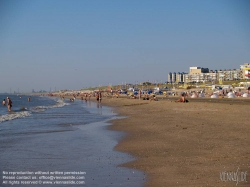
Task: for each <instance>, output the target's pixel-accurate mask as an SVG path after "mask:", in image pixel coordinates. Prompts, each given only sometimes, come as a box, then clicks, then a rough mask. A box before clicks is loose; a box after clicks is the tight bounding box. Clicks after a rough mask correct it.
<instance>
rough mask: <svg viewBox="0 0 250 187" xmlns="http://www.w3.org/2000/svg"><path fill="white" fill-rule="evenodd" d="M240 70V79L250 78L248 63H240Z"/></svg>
mask: <svg viewBox="0 0 250 187" xmlns="http://www.w3.org/2000/svg"><path fill="white" fill-rule="evenodd" d="M240 70H241V78H242V79H247V80H249V79H250V64H247V63H245V64H244V65H240Z"/></svg>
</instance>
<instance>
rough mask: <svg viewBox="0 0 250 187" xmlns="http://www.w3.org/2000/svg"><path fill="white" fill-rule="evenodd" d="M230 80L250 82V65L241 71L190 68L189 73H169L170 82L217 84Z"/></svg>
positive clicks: (242, 66) (241, 67)
mask: <svg viewBox="0 0 250 187" xmlns="http://www.w3.org/2000/svg"><path fill="white" fill-rule="evenodd" d="M229 80H250V64H248V63H245V64H244V65H240V69H225V70H221V69H220V70H209V69H208V68H203V67H190V68H189V73H185V72H182V73H180V72H178V73H175V72H174V73H171V72H170V73H169V74H168V82H170V83H179V82H184V83H188V82H216V81H229Z"/></svg>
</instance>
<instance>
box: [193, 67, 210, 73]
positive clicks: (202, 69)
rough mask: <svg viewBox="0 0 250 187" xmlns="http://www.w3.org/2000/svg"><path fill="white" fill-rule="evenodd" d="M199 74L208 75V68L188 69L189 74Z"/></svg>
mask: <svg viewBox="0 0 250 187" xmlns="http://www.w3.org/2000/svg"><path fill="white" fill-rule="evenodd" d="M201 73H209V69H208V68H201V67H190V68H189V74H190V75H193V74H201Z"/></svg>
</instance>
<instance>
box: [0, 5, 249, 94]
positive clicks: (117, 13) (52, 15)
mask: <svg viewBox="0 0 250 187" xmlns="http://www.w3.org/2000/svg"><path fill="white" fill-rule="evenodd" d="M249 9H250V1H248V0H237V1H236V0H220V1H218V0H207V1H205V0H202V1H201V0H148V1H147V0H123V1H122V0H121V1H117V0H105V1H104V0H93V1H91V0H88V1H87V0H74V1H70V0H52V1H51V0H36V1H33V0H0V66H1V68H0V92H9V91H10V89H11V90H12V92H13V91H17V90H18V88H19V91H20V92H29V91H31V90H32V89H35V90H36V91H39V90H50V88H51V89H52V90H53V89H55V87H56V89H57V90H59V89H81V88H83V87H89V86H99V85H108V84H112V85H115V84H121V83H124V82H127V83H135V82H137V81H138V82H141V81H148V80H150V81H166V80H167V74H168V73H169V72H188V71H189V67H190V66H201V67H207V68H209V69H213V70H214V69H234V68H236V69H238V68H239V65H240V64H243V63H250V11H249Z"/></svg>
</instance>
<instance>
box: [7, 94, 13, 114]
mask: <svg viewBox="0 0 250 187" xmlns="http://www.w3.org/2000/svg"><path fill="white" fill-rule="evenodd" d="M7 101H8V111H9V112H10V111H11V107H12V101H11V99H10V98H9V97H7Z"/></svg>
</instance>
